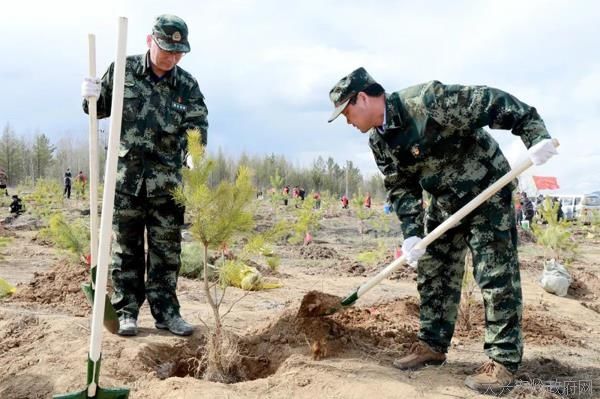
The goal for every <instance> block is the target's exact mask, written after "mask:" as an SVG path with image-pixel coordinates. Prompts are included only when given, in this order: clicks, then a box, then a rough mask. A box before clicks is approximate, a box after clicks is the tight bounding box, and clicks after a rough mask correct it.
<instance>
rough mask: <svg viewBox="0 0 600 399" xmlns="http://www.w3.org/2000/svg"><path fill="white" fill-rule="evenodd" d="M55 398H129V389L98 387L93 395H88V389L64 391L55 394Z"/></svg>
mask: <svg viewBox="0 0 600 399" xmlns="http://www.w3.org/2000/svg"><path fill="white" fill-rule="evenodd" d="M52 398H53V399H92V398H93V399H128V398H129V390H128V389H124V388H98V389H96V395H95V396H93V397H91V396H88V395H87V389H84V390H83V391H79V392H71V393H63V394H59V395H53V396H52Z"/></svg>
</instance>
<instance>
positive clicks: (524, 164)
mask: <svg viewBox="0 0 600 399" xmlns="http://www.w3.org/2000/svg"><path fill="white" fill-rule="evenodd" d="M552 143H553V144H554V146H555V147H558V146H559V142H558V140H557V139H552ZM531 165H533V163H532V162H531V159H529V158H527V159H525V160H523V161H521V162H520V163H519V164H517V166H516V167H515V168H514V169H513V170H511V171H510V172H508V173H507V174H505V175H504V176H502V177H501V178H500V179H498V180H497V181H496V182H495V183H494V184H492V185H491V186H489V187H488V188H486V189H485V190H484V191H483V192H481V193H480V194H479V195H478V196H477V197H475V198H473V199H472V200H471V201H469V202H468V203H467V204H466V205H465V206H463V207H462V208H460V209H459V210H458V211H457V212H456V213H455V214H453V215H452V216H450V217H449V218H448V219H446V220H445V221H444V222H443V223H442V224H440V225H439V226H438V227H436V228H435V229H434V230H433V231H432V232H431V233H429V234H427V235H426V236H425V237H424V238H423V239H422V240H421V241H420V242H419V243H418V244H417V245H415V248H418V249H425V248H427V246H428V245H429V244H431V243H432V242H434V241H435V240H437V239H438V238H439V237H440V236H441V235H442V234H444V233H445V232H446V231H448V230H449V229H451V228H452V227H454V226H456V225H457V224H458V223H459V222H460V221H461V220H462V219H463V218H464V217H465V216H467V215H468V214H469V213H471V212H473V210H475V209H476V208H477V207H478V206H479V205H481V204H482V203H483V202H485V201H486V200H487V199H488V198H490V197H491V196H492V195H494V194H496V192H497V191H498V190H500V189H501V188H502V187H504V186H506V185H507V184H508V183H510V182H511V181H513V180H514V179H515V178H516V177H517V176H519V175H520V174H521V173H523V172H524V171H525V170H527V169H529V168H530V167H531ZM404 263H406V257H405V256H404V255H402V256H401V257H399V258H398V259H396V260H395V261H393V262H392V263H391V264H389V265H388V266H386V267H385V269H383V270H381V271H380V272H379V273H377V274H376V275H375V276H374V277H372V278H371V279H370V280H369V281H367V282H366V283H364V284H363V285H361V286H360V287H359V288H358V289H357V290H356V291H355V292H353V293H352V294H350V295H348V296H347V297H346V298H345V299H344V300H343V301H342V305H344V306H349V305H352V304H353V303H354V302H355V301H356V300H357V299H358V298H360V297H361V296H362V295H363V294H364V293H365V292H367V291H369V290H370V289H371V288H373V287H374V286H376V285H377V284H379V283H380V282H381V280H383V279H385V278H387V277H388V276H389V275H390V274H392V273H393V272H394V271H396V270H397V269H398V268H400V266H402V265H403V264H404Z"/></svg>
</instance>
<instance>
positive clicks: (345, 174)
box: [0, 124, 385, 198]
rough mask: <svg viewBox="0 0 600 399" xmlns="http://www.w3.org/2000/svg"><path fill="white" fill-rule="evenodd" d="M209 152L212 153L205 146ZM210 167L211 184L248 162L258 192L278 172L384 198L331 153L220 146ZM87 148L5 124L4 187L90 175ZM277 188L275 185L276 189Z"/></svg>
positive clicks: (0, 164)
mask: <svg viewBox="0 0 600 399" xmlns="http://www.w3.org/2000/svg"><path fill="white" fill-rule="evenodd" d="M100 140H101V141H103V142H104V143H101V144H100V149H101V153H100V162H101V165H100V169H99V170H100V171H103V170H104V165H103V163H104V159H105V158H106V154H105V148H106V144H105V142H106V137H105V136H104V135H103V134H102V132H101V134H100ZM209 154H211V151H210V148H209ZM210 156H211V157H212V158H213V159H214V162H215V168H214V169H213V172H212V174H211V176H210V184H211V185H216V184H218V183H219V182H220V181H222V180H223V179H227V180H233V179H235V177H236V176H235V173H236V171H237V170H238V168H239V166H242V165H244V166H248V167H249V168H250V169H252V170H253V171H254V177H253V179H254V181H253V184H254V186H255V187H256V189H257V190H258V191H262V192H264V193H265V194H266V192H267V191H268V190H269V189H270V188H272V186H273V184H272V182H273V179H272V178H273V177H274V176H276V175H277V176H279V177H280V179H281V180H280V181H281V184H283V185H287V186H290V188H292V187H294V186H299V187H303V188H304V189H305V190H306V192H307V193H310V192H315V191H320V192H329V193H331V194H333V195H339V196H341V195H342V194H345V193H346V190H347V192H348V195H349V196H354V195H355V194H358V193H366V192H369V193H370V194H371V196H372V197H376V198H383V197H384V195H385V194H384V188H383V179H382V176H381V175H380V174H376V175H373V176H371V177H370V178H368V179H365V178H364V177H363V175H362V174H361V172H360V170H359V169H358V168H357V167H356V166H354V164H353V163H352V161H346V163H345V164H341V165H340V164H338V163H337V162H335V160H334V159H333V158H332V157H329V158H327V159H324V158H323V157H321V156H319V157H318V158H317V159H315V160H314V161H313V163H312V165H311V166H310V167H306V166H305V167H301V166H296V165H294V164H293V163H292V162H290V161H289V160H287V159H286V158H285V157H284V156H283V155H276V154H271V155H248V154H245V153H242V154H241V155H240V156H238V157H237V158H234V157H231V156H228V155H226V154H224V153H223V151H222V150H221V148H219V149H218V150H217V151H216V154H215V153H212V154H211V155H210ZM88 159H89V150H88V143H87V137H86V138H85V139H84V140H79V141H78V140H73V139H72V138H70V137H69V138H67V137H65V138H62V139H60V140H58V141H57V142H56V143H52V142H51V141H50V139H49V138H48V136H46V135H45V134H44V133H42V132H36V133H35V134H34V135H33V137H25V136H19V135H17V134H16V133H15V131H14V129H13V128H12V127H11V126H10V125H9V124H6V125H5V126H4V128H3V129H2V135H1V136H0V168H2V169H4V171H5V172H6V174H7V176H8V182H9V186H16V185H18V184H21V183H29V182H35V181H36V180H37V179H39V178H51V179H58V180H60V181H61V182H62V176H63V175H64V172H65V170H66V169H67V168H71V171H72V172H73V174H74V175H75V174H76V173H77V172H78V171H79V170H82V171H83V172H84V173H85V174H86V176H87V175H89V171H88V165H89V161H88ZM277 188H279V187H277Z"/></svg>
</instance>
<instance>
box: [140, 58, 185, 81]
mask: <svg viewBox="0 0 600 399" xmlns="http://www.w3.org/2000/svg"><path fill="white" fill-rule="evenodd" d="M150 73H152V69H151V68H150V50H148V51H147V52H146V55H145V56H144V62H143V63H142V64H141V68H140V69H139V70H138V75H148V76H150ZM163 80H166V81H167V83H169V85H171V86H173V87H175V85H176V84H177V65H175V67H173V69H171V70H170V71H169V72H167V74H166V75H165V76H164V77H163Z"/></svg>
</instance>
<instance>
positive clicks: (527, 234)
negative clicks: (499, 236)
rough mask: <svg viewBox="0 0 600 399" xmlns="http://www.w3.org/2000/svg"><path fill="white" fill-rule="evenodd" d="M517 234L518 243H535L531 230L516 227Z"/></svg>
mask: <svg viewBox="0 0 600 399" xmlns="http://www.w3.org/2000/svg"><path fill="white" fill-rule="evenodd" d="M517 234H518V237H519V243H521V244H529V243H535V236H534V235H533V233H532V232H531V230H524V229H518V230H517Z"/></svg>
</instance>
